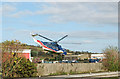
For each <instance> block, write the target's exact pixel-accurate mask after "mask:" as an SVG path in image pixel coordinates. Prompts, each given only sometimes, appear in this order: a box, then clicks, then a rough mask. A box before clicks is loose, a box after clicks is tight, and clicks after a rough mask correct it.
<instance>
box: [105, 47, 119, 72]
mask: <svg viewBox="0 0 120 79" xmlns="http://www.w3.org/2000/svg"><path fill="white" fill-rule="evenodd" d="M103 52H104V54H105V59H104V60H103V65H104V67H105V68H106V69H107V70H109V71H118V63H119V62H118V48H117V47H113V46H109V47H108V48H106V49H105V50H103Z"/></svg>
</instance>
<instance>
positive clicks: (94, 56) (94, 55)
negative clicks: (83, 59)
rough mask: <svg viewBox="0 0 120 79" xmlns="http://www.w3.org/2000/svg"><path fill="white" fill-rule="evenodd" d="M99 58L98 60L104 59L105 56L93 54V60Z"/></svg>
mask: <svg viewBox="0 0 120 79" xmlns="http://www.w3.org/2000/svg"><path fill="white" fill-rule="evenodd" d="M94 58H98V59H104V58H105V54H91V59H94Z"/></svg>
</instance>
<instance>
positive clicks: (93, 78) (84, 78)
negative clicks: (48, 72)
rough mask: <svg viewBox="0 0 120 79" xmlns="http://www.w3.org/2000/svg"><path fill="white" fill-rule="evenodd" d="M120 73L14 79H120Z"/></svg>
mask: <svg viewBox="0 0 120 79" xmlns="http://www.w3.org/2000/svg"><path fill="white" fill-rule="evenodd" d="M119 75H120V72H101V73H87V74H76V75H59V76H47V77H35V78H14V79H101V78H105V77H107V79H108V77H114V78H109V79H118V76H119Z"/></svg>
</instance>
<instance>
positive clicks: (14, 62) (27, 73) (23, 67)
mask: <svg viewBox="0 0 120 79" xmlns="http://www.w3.org/2000/svg"><path fill="white" fill-rule="evenodd" d="M24 48H26V44H22V43H21V42H19V41H18V40H12V41H8V40H7V41H5V42H2V76H3V77H7V78H8V77H32V76H36V73H37V69H36V65H35V64H34V63H32V62H30V61H29V60H27V59H26V58H24V57H23V56H22V54H20V53H17V52H18V51H19V52H20V51H21V52H22V49H24Z"/></svg>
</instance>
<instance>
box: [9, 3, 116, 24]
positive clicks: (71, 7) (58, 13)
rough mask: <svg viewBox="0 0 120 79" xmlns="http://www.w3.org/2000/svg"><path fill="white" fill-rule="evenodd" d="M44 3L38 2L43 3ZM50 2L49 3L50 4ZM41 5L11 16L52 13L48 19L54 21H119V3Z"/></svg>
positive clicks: (110, 22)
mask: <svg viewBox="0 0 120 79" xmlns="http://www.w3.org/2000/svg"><path fill="white" fill-rule="evenodd" d="M41 4H42V3H38V4H37V3H36V5H41ZM48 4H49V5H48ZM48 4H46V5H45V4H44V5H42V6H41V8H42V10H39V8H38V7H37V8H38V10H36V11H29V10H24V11H19V12H16V13H14V14H10V15H9V16H11V17H16V18H18V17H21V16H36V15H46V14H47V15H48V14H49V15H50V16H48V21H50V22H53V23H66V22H77V23H82V22H86V23H92V24H110V25H111V24H113V25H116V24H117V23H118V22H117V21H118V20H117V17H118V15H117V14H118V12H117V10H118V7H117V3H109V2H107V3H97V2H96V3H95V2H93V3H92V2H86V3H83V2H78V3H75V2H74V3H73V2H71V3H70V2H68V3H64V2H63V3H57V2H56V3H48Z"/></svg>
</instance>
